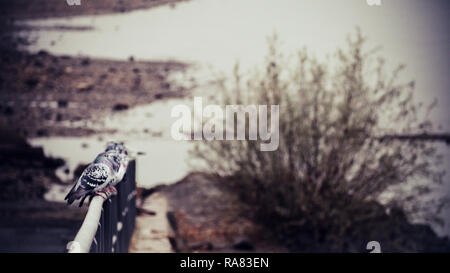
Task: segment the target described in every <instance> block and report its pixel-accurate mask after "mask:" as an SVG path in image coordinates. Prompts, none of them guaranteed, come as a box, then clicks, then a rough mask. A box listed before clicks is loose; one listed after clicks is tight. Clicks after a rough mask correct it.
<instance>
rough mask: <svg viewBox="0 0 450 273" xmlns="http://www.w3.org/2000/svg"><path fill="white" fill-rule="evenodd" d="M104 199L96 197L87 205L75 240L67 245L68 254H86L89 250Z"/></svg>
mask: <svg viewBox="0 0 450 273" xmlns="http://www.w3.org/2000/svg"><path fill="white" fill-rule="evenodd" d="M104 201H105V198H103V197H101V196H99V195H96V196H94V198H92V201H91V203H90V204H89V209H88V212H87V214H86V217H85V218H84V221H83V224H82V225H81V228H80V230H79V231H78V233H77V235H76V236H75V239H74V240H73V241H71V242H69V243H68V244H67V250H68V252H69V253H88V252H89V250H90V249H91V245H92V241H93V240H94V237H95V234H96V232H97V228H98V223H99V221H100V217H101V214H102V207H103V202H104Z"/></svg>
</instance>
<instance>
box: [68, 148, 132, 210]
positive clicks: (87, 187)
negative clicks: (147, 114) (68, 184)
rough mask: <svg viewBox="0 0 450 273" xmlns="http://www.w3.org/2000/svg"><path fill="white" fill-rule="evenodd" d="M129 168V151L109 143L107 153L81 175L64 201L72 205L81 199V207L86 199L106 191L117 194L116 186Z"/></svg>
mask: <svg viewBox="0 0 450 273" xmlns="http://www.w3.org/2000/svg"><path fill="white" fill-rule="evenodd" d="M127 167H128V157H127V151H126V149H125V147H124V146H123V143H116V142H111V143H108V145H107V148H106V149H105V152H103V153H101V154H99V155H98V156H97V157H96V158H95V160H94V162H93V163H91V164H90V165H89V166H88V167H87V168H86V169H85V170H84V171H83V173H82V174H81V176H80V178H79V179H78V181H77V183H76V184H75V185H74V186H73V188H72V189H71V190H70V192H69V193H68V194H67V196H66V197H65V198H64V200H67V204H68V205H71V204H72V203H73V202H74V201H75V200H78V199H80V198H81V201H80V204H79V206H80V207H81V206H82V205H83V202H84V200H85V199H86V197H88V196H90V197H91V199H92V197H93V196H94V195H96V194H99V193H101V192H104V191H109V192H110V191H113V192H117V190H116V189H115V186H116V185H117V184H118V183H119V182H120V181H122V180H123V179H124V176H125V173H126V170H127Z"/></svg>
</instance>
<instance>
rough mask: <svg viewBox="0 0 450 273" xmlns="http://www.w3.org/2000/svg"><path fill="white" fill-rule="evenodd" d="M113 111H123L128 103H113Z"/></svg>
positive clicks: (126, 108)
mask: <svg viewBox="0 0 450 273" xmlns="http://www.w3.org/2000/svg"><path fill="white" fill-rule="evenodd" d="M112 110H113V111H124V110H128V105H127V104H124V103H118V104H116V105H114V107H113V109H112Z"/></svg>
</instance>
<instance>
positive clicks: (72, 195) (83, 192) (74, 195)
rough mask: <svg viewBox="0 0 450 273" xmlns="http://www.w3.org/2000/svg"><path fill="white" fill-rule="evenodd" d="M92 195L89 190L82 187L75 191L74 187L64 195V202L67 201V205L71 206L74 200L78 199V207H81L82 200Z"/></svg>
mask: <svg viewBox="0 0 450 273" xmlns="http://www.w3.org/2000/svg"><path fill="white" fill-rule="evenodd" d="M91 194H92V190H90V189H85V188H83V187H81V186H80V187H78V188H77V189H76V190H75V187H73V188H72V189H71V190H70V192H69V193H68V194H67V195H66V197H65V198H64V200H67V204H68V205H71V204H72V203H73V202H74V201H75V200H78V199H80V198H82V199H81V201H80V205H79V206H80V207H81V206H82V205H83V202H84V199H86V197H87V196H89V195H91Z"/></svg>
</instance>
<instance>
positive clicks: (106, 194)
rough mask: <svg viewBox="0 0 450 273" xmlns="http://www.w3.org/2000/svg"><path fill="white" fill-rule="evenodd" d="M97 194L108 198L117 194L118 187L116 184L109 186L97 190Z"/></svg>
mask: <svg viewBox="0 0 450 273" xmlns="http://www.w3.org/2000/svg"><path fill="white" fill-rule="evenodd" d="M95 194H96V195H98V196H101V197H102V198H103V199H105V200H106V199H108V198H110V197H112V196H114V195H117V189H116V188H115V187H114V186H109V187H106V188H104V189H103V190H100V191H97V192H95Z"/></svg>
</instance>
